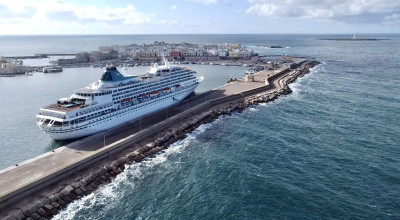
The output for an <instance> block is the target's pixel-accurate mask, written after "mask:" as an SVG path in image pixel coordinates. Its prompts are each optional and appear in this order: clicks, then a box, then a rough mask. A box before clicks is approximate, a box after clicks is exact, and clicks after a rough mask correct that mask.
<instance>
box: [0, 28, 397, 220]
mask: <svg viewBox="0 0 400 220" xmlns="http://www.w3.org/2000/svg"><path fill="white" fill-rule="evenodd" d="M86 37H87V36H86ZM89 37H92V38H93V37H94V36H89ZM319 37H321V36H312V35H300V36H296V35H189V36H186V35H183V36H181V35H177V36H175V35H172V36H170V35H166V36H155V35H154V36H150V37H147V38H145V37H144V36H116V37H115V38H113V37H112V36H97V38H98V39H99V40H98V41H96V42H92V43H91V44H90V45H86V46H87V47H84V48H88V49H90V48H93V49H96V47H97V46H100V45H109V44H125V42H138V43H142V42H144V41H145V39H146V40H148V41H150V42H152V41H154V40H163V39H165V41H169V42H171V41H172V42H182V41H191V42H197V43H211V42H219V43H223V42H241V43H242V44H245V45H247V46H249V47H252V48H254V49H255V50H257V52H259V53H260V54H263V55H276V54H285V53H287V54H291V55H298V56H306V57H316V58H318V60H320V61H322V62H323V64H322V65H319V66H317V67H316V68H315V69H313V71H312V72H311V73H310V74H308V75H307V76H306V77H304V78H302V79H300V80H298V81H297V82H296V83H294V84H292V85H291V87H292V89H293V90H294V92H293V94H291V95H288V96H286V97H281V98H279V99H278V100H276V101H274V102H271V103H267V104H264V105H260V106H253V107H251V108H248V109H247V110H245V111H244V112H242V113H235V114H232V115H230V116H223V117H221V118H219V119H218V120H217V121H215V122H213V123H211V124H207V125H203V126H201V127H200V128H198V129H197V130H196V131H194V132H193V133H192V134H190V135H189V137H188V138H186V139H185V140H182V141H180V142H177V143H175V144H174V145H173V147H171V148H170V149H168V150H167V152H166V153H164V154H160V155H158V156H157V157H156V158H153V159H148V160H146V161H145V162H143V163H140V164H135V165H132V166H130V167H128V168H127V169H126V170H125V171H124V172H123V174H122V175H120V176H118V178H117V179H116V181H114V182H113V183H111V184H108V185H105V186H103V187H101V188H100V189H99V190H97V191H96V192H95V193H93V194H91V195H89V196H86V197H84V198H82V199H80V200H77V201H75V202H73V203H72V204H70V205H69V206H68V207H67V208H66V209H65V210H63V211H62V212H61V213H60V214H59V215H57V216H56V217H55V219H399V218H400V211H399V210H400V209H399V204H400V199H399V198H400V191H399V190H398V189H399V187H398V186H399V182H400V157H399V155H400V148H399V143H400V133H399V131H400V117H399V112H400V73H399V71H398V70H399V67H400V50H399V49H400V36H398V35H389V36H374V37H378V38H389V39H390V40H386V41H371V42H343V41H340V42H339V41H321V40H318V38H319ZM360 37H361V36H360ZM47 38H51V37H47ZM64 38H65V39H64V40H65V41H68V36H66V37H64ZM69 38H73V39H71V44H70V47H69V48H70V49H69V50H65V51H66V52H74V51H76V50H77V49H79V47H80V46H81V45H79V44H74V42H77V41H79V37H74V36H69ZM110 39H112V40H110ZM2 40H4V39H2ZM10 41H11V40H10ZM26 41H29V39H26ZM34 41H35V43H36V44H39V45H44V46H43V47H44V48H45V50H48V51H51V50H50V49H51V48H52V46H49V48H50V49H49V48H47V49H46V45H47V44H46V42H45V41H40V40H37V39H35V40H34ZM47 41H49V40H47ZM81 41H86V39H85V37H83V38H82V39H81ZM38 42H39V43H38ZM40 42H41V43H40ZM79 42H80V41H79ZM107 42H110V43H107ZM119 42H121V43H119ZM27 44H28V43H27ZM127 44H128V43H127ZM258 44H267V45H269V44H271V45H282V46H288V47H289V48H286V49H276V50H272V49H264V48H260V47H256V45H258ZM49 45H51V43H49ZM60 47H61V46H60ZM16 48H18V47H16ZM28 48H29V47H28ZM0 49H1V50H0V52H2V51H6V49H4V46H3V47H0ZM7 50H8V49H7ZM14 50H16V49H14ZM26 50H27V51H25V52H24V53H28V54H34V53H38V52H36V51H35V50H37V49H35V48H33V49H26ZM60 50H63V49H62V48H61V49H60ZM10 51H12V50H10ZM10 51H9V52H8V53H9V54H11V53H14V54H16V53H20V52H18V51H17V52H10ZM55 51H56V50H55ZM57 52H63V51H58V49H57ZM3 53H5V52H3ZM191 68H193V69H195V70H197V72H198V73H199V74H200V75H204V76H205V80H204V81H203V83H202V84H201V85H200V86H199V87H198V90H197V91H196V92H203V91H206V90H209V89H212V88H215V87H218V86H220V85H222V84H223V83H225V82H226V79H227V78H228V77H229V76H230V75H241V74H242V73H243V72H244V68H241V67H239V68H238V67H223V66H201V65H194V66H191ZM134 70H138V71H140V70H141V69H132V70H130V71H134ZM142 70H144V69H142ZM99 71H100V69H91V68H80V69H66V70H65V71H64V72H63V73H60V74H42V73H37V74H35V75H34V76H33V77H28V76H19V77H14V78H0V94H1V97H2V99H3V101H4V104H3V105H2V106H1V108H0V115H1V116H0V130H1V133H0V140H1V142H2V145H1V147H0V150H1V152H2V153H1V156H0V157H1V158H0V161H1V164H0V165H1V167H2V168H4V167H6V166H10V165H13V164H15V163H16V162H18V161H21V160H25V159H27V158H29V157H32V156H36V155H39V154H40V153H43V152H46V151H48V150H50V149H51V148H52V147H54V144H52V142H51V140H50V139H48V138H47V137H46V136H45V135H44V134H42V133H41V132H40V131H39V129H38V128H37V127H36V125H35V120H34V115H35V114H36V112H37V110H38V109H39V108H40V107H42V106H43V105H46V104H48V103H50V102H53V101H55V100H57V99H58V98H60V97H66V96H69V95H70V94H71V92H73V91H74V90H75V89H76V88H79V87H82V86H85V85H87V84H88V83H90V82H92V81H94V80H96V79H97V78H98V77H99V75H100V73H99Z"/></svg>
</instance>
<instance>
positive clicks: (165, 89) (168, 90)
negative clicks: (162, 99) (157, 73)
mask: <svg viewBox="0 0 400 220" xmlns="http://www.w3.org/2000/svg"><path fill="white" fill-rule="evenodd" d="M162 91H163V93H169V92H171V88H169V87H167V88H164V89H162Z"/></svg>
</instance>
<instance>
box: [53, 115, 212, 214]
mask: <svg viewBox="0 0 400 220" xmlns="http://www.w3.org/2000/svg"><path fill="white" fill-rule="evenodd" d="M217 120H218V119H217ZM212 125H213V123H209V124H203V125H200V126H199V127H198V128H197V129H195V130H194V131H192V132H191V133H189V134H188V135H187V137H186V138H185V139H183V140H179V141H177V142H175V143H173V144H171V145H170V147H169V148H168V149H166V150H165V151H164V152H159V153H158V154H156V155H155V157H154V158H146V159H144V160H143V161H142V162H140V163H135V164H132V165H129V166H127V167H126V169H125V170H124V171H123V172H122V173H120V174H119V175H118V176H117V177H116V178H115V180H114V181H112V182H111V183H109V184H106V185H103V186H101V187H100V188H98V189H97V190H95V191H94V192H93V193H91V194H89V195H87V196H84V197H82V198H80V199H78V200H75V201H73V202H72V203H71V204H69V205H68V206H67V207H66V208H65V209H63V210H62V211H61V212H60V213H58V214H57V215H55V216H54V217H53V219H55V220H70V219H74V218H76V217H79V214H80V213H85V212H86V211H87V212H92V210H95V209H96V207H98V206H101V207H103V208H102V210H101V212H104V213H107V211H108V210H111V209H113V208H114V206H115V204H117V201H118V200H120V198H121V197H123V196H124V195H123V192H125V190H121V188H125V189H126V188H135V182H136V181H135V180H138V179H140V178H143V177H144V176H145V175H146V173H148V171H149V169H152V168H154V167H155V166H157V165H159V164H162V163H164V162H165V161H167V159H168V157H169V156H170V155H176V154H179V153H181V152H182V150H183V149H184V148H185V147H186V146H188V145H189V143H191V142H193V141H194V140H196V139H197V136H198V135H200V134H201V133H204V132H205V131H206V130H207V129H209V128H210V127H211V126H212ZM114 201H115V202H114ZM93 219H95V217H94V218H93Z"/></svg>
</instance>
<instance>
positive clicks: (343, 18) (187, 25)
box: [0, 0, 400, 34]
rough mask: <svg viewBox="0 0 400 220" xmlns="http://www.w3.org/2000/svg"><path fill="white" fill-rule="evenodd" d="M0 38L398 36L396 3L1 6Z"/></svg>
mask: <svg viewBox="0 0 400 220" xmlns="http://www.w3.org/2000/svg"><path fill="white" fill-rule="evenodd" d="M0 30H1V31H0V34H231V33H232V34H251V33H266V34H269V33H270V34H279V33H318V34H319V33H400V1H399V0H169V1H166V0H140V1H139V0H119V1H109V0H108V1H105V0H86V1H83V0H64V1H63V0H34V1H33V0H12V1H10V0H0Z"/></svg>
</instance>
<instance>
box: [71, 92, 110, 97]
mask: <svg viewBox="0 0 400 220" xmlns="http://www.w3.org/2000/svg"><path fill="white" fill-rule="evenodd" d="M111 93H112V92H111V91H109V92H101V93H93V94H88V93H76V95H79V96H85V97H86V96H92V95H93V96H103V95H109V94H111Z"/></svg>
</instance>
